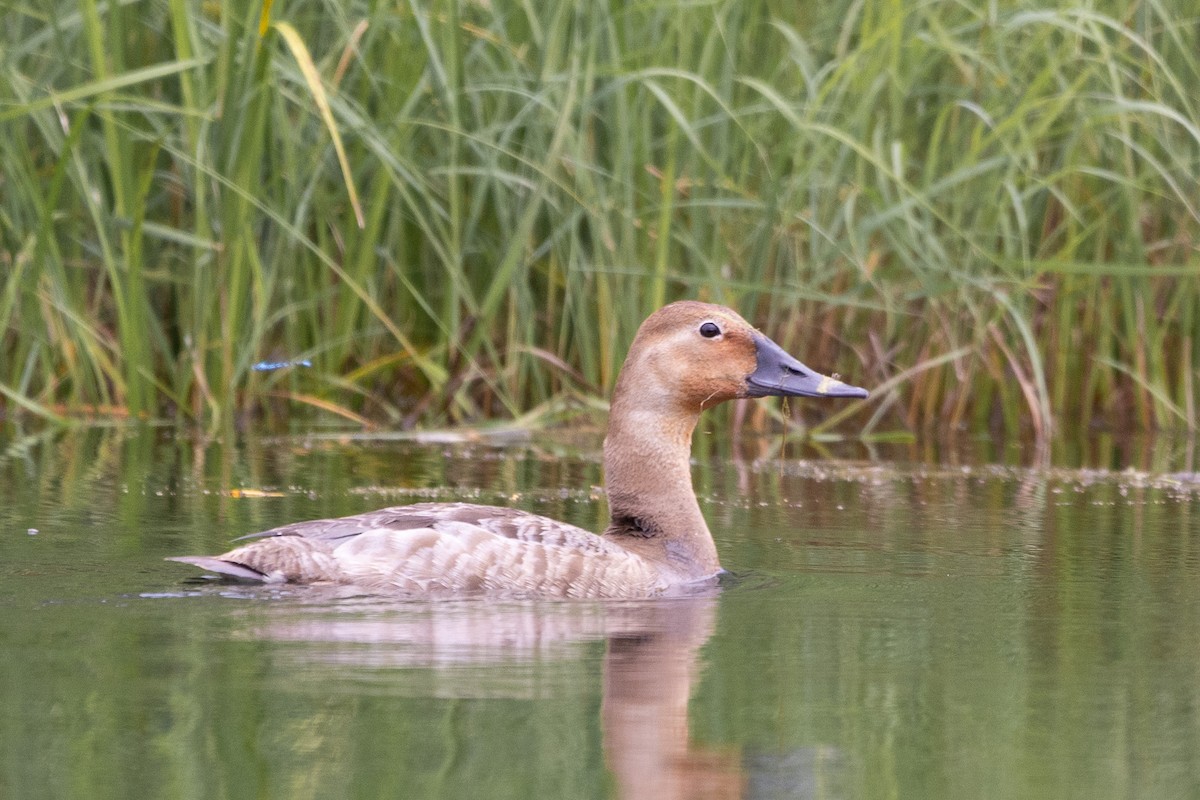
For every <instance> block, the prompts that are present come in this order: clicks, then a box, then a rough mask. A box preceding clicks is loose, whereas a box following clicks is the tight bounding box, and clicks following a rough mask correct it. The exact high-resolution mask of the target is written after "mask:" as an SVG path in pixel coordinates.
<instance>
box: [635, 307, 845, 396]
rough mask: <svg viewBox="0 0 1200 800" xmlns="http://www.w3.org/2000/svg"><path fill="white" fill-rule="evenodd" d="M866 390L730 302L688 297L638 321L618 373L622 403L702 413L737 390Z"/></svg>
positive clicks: (751, 393) (784, 392)
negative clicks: (794, 353) (778, 339)
mask: <svg viewBox="0 0 1200 800" xmlns="http://www.w3.org/2000/svg"><path fill="white" fill-rule="evenodd" d="M768 395H777V396H791V397H796V396H815V397H823V396H828V397H866V396H867V392H866V391H865V390H864V389H859V388H857V387H854V386H848V385H847V384H844V383H842V382H841V381H838V380H835V379H833V378H828V377H826V376H824V375H821V374H819V373H817V372H814V371H813V370H811V369H809V368H808V367H806V366H804V364H802V363H800V362H799V361H797V360H796V359H795V358H792V357H791V356H789V355H788V354H787V353H786V352H784V350H783V348H781V347H780V346H779V345H777V344H775V342H773V341H771V340H770V339H769V338H767V337H766V336H764V335H763V334H762V333H760V332H759V331H757V330H755V328H754V327H753V326H752V325H750V323H748V322H746V320H744V319H742V318H741V316H739V315H738V314H737V312H735V311H733V310H732V309H729V308H726V307H724V306H718V305H712V304H710V303H700V302H696V301H691V300H684V301H680V302H677V303H671V304H670V305H668V306H664V307H663V308H661V309H659V310H658V311H656V312H654V313H653V314H651V315H650V317H649V318H647V319H646V321H645V322H643V323H642V326H641V327H640V328H639V329H638V332H637V336H636V337H635V338H634V340H633V344H632V345H631V346H630V348H629V356H628V358H627V359H626V361H625V365H624V366H623V367H622V368H621V375H620V377H619V378H618V379H617V389H616V393H615V395H614V404H618V403H623V402H636V403H637V404H638V405H646V404H649V405H652V406H657V407H659V408H660V409H662V410H664V411H668V410H670V411H684V412H690V413H697V412H699V411H702V410H704V409H706V408H711V407H712V406H713V405H715V404H717V403H719V402H721V401H724V400H731V399H733V398H735V397H765V396H768Z"/></svg>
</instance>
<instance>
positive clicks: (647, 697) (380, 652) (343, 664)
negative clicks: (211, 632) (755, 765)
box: [244, 596, 746, 800]
mask: <svg viewBox="0 0 1200 800" xmlns="http://www.w3.org/2000/svg"><path fill="white" fill-rule="evenodd" d="M268 607H271V604H268ZM275 608H276V609H277V611H275V612H274V613H270V614H268V615H267V616H266V617H265V618H262V619H260V620H259V621H257V622H256V623H255V624H254V625H253V626H251V627H250V628H248V629H246V630H245V631H244V635H249V636H252V637H254V638H260V639H266V640H270V641H275V642H288V643H293V644H297V645H299V647H298V648H297V650H296V652H295V653H293V656H294V657H295V658H297V659H300V660H303V661H307V662H308V663H309V666H314V665H315V666H317V667H324V666H329V665H333V666H336V667H338V668H339V670H341V671H342V672H343V674H344V671H345V670H347V669H358V670H372V669H389V668H402V667H421V668H428V669H431V670H433V671H434V673H435V675H436V676H437V677H438V679H439V680H438V685H437V686H436V688H435V689H434V690H433V692H432V693H433V694H434V695H436V696H441V697H463V696H474V697H479V696H487V697H497V696H505V697H518V698H522V699H525V698H532V697H535V696H536V695H537V694H538V683H539V682H538V681H536V680H529V681H526V682H524V683H523V682H521V681H520V680H515V681H514V680H512V679H511V678H512V677H513V674H516V675H520V674H521V670H520V669H519V665H520V664H521V663H523V662H524V663H529V662H531V661H539V662H544V661H545V660H546V659H564V660H566V659H571V658H576V657H577V654H576V653H575V651H576V650H578V649H579V648H580V647H581V646H585V645H587V644H588V643H590V642H597V641H601V640H604V641H605V642H606V650H605V654H604V659H603V699H602V705H601V709H602V711H601V715H602V727H603V747H604V751H605V760H606V763H607V764H608V767H609V769H610V770H611V772H612V775H613V776H614V778H615V781H616V784H617V787H618V796H619V797H621V798H627V799H628V800H640V799H641V798H646V799H647V800H649V799H651V798H652V799H653V800H674V798H740V797H742V796H743V788H744V786H745V784H746V777H745V776H744V775H743V771H742V765H741V757H740V753H739V752H738V751H737V750H736V749H733V748H729V749H725V750H720V749H706V748H702V747H697V746H696V745H694V744H693V743H692V742H691V740H690V738H689V733H688V731H689V729H688V701H689V698H690V697H691V694H692V691H693V689H694V688H695V685H696V683H697V681H698V678H699V673H700V671H701V667H700V661H699V653H700V649H701V648H702V647H703V645H704V644H705V642H707V641H708V639H709V637H710V636H711V635H712V633H713V629H714V624H715V617H716V609H717V599H716V597H715V596H702V597H691V598H678V599H671V600H662V601H656V602H630V603H553V602H527V603H520V602H513V603H504V604H494V603H489V602H485V601H461V602H440V603H429V604H392V603H388V602H386V601H378V600H366V599H357V600H350V601H348V602H346V601H343V602H335V603H330V604H317V605H312V606H308V607H306V606H303V605H300V606H296V605H292V604H290V603H285V604H279V605H278V606H275ZM463 667H476V668H478V667H485V668H486V669H487V670H490V671H491V672H493V673H497V672H499V673H507V674H503V675H500V676H497V677H500V678H501V679H500V680H498V681H497V680H488V679H487V678H486V677H484V678H483V679H482V680H481V679H480V674H481V673H480V670H479V669H463ZM513 667H516V669H510V668H513Z"/></svg>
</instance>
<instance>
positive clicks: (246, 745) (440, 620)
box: [0, 430, 1200, 800]
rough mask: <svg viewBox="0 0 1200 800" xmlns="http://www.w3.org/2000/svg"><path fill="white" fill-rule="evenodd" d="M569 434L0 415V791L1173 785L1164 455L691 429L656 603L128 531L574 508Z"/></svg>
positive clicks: (1183, 552)
mask: <svg viewBox="0 0 1200 800" xmlns="http://www.w3.org/2000/svg"><path fill="white" fill-rule="evenodd" d="M596 445H597V442H590V443H587V442H585V443H584V444H556V443H545V444H537V445H522V446H510V447H505V448H499V447H490V446H486V445H483V444H477V445H472V446H463V445H437V446H416V445H411V444H396V443H392V444H384V443H378V442H376V443H362V442H349V443H346V442H342V443H338V442H330V441H314V440H304V439H276V440H270V441H266V440H264V441H258V442H250V443H247V444H243V445H240V446H237V447H228V446H222V445H216V444H211V445H207V446H204V445H200V444H196V443H194V442H191V441H179V440H174V439H172V438H170V437H169V436H166V435H164V434H161V433H156V432H154V431H145V430H142V431H134V432H128V431H125V432H119V431H118V432H114V431H92V432H87V433H83V434H74V435H70V436H66V435H44V436H32V437H19V436H17V435H16V434H14V433H12V432H11V431H9V432H8V433H6V434H4V435H3V437H2V438H0V497H2V498H3V500H4V502H3V504H2V507H0V648H2V651H0V652H2V658H0V737H2V747H0V797H3V798H22V799H24V798H43V797H44V798H66V797H87V798H122V799H124V798H162V797H171V798H189V797H195V798H206V799H207V798H223V797H257V798H288V799H289V800H291V799H293V798H365V797H370V798H377V797H379V798H381V797H388V798H393V797H394V798H418V797H420V798H426V797H428V798H466V797H488V798H520V799H521V800H527V799H528V798H607V797H628V798H640V797H646V798H655V800H666V799H668V798H675V797H678V798H703V797H713V798H716V797H720V798H732V797H745V798H810V797H811V798H883V797H887V798H893V797H895V798H956V799H957V798H1040V797H1045V798H1071V797H1078V798H1089V800H1094V799H1095V798H1110V797H1111V798H1117V797H1119V798H1194V797H1197V796H1200V520H1197V518H1196V514H1195V513H1194V508H1195V507H1196V505H1197V498H1198V496H1200V482H1198V479H1197V478H1196V477H1195V476H1194V475H1193V474H1191V473H1183V472H1179V473H1163V474H1157V473H1149V474H1148V473H1144V472H1128V471H1125V472H1119V473H1107V472H1101V471H1095V470H1086V471H1085V470H1073V469H1059V470H1047V469H1029V468H1023V467H987V466H968V467H964V466H961V465H954V466H930V465H928V464H914V463H913V462H912V461H911V460H908V461H905V460H904V459H905V458H908V456H904V455H902V456H901V457H900V459H899V460H891V461H888V460H883V459H882V458H881V457H880V456H878V455H877V454H871V453H869V452H868V451H866V450H854V449H851V450H847V451H845V452H844V453H842V454H841V455H843V456H844V457H843V458H842V459H840V460H836V461H829V460H801V459H796V458H792V457H791V455H790V454H789V455H788V457H786V458H771V459H767V460H765V461H763V462H761V463H756V462H755V461H753V460H742V461H735V460H732V459H729V458H712V459H705V461H704V463H702V464H697V467H696V480H697V488H698V491H699V493H700V495H701V500H702V505H703V506H704V508H705V512H706V514H707V515H708V517H709V520H710V523H711V527H712V528H713V531H714V534H715V535H716V538H717V543H718V546H719V548H720V550H721V556H722V561H723V562H724V563H725V565H726V566H727V567H728V568H730V569H731V570H733V571H734V572H735V573H736V576H735V578H734V579H733V580H731V581H730V582H729V584H728V585H726V586H725V587H724V588H723V590H722V591H721V592H720V593H719V594H718V595H716V596H714V597H710V598H698V599H693V600H687V601H669V602H661V603H648V604H636V603H634V604H584V603H489V602H483V601H477V602H447V603H439V604H418V603H407V604H405V603H395V602H387V601H384V600H372V599H366V598H358V599H349V600H336V599H330V598H325V597H321V596H320V595H319V594H316V593H313V592H305V591H302V590H295V591H290V592H282V591H262V590H251V589H244V588H241V589H239V588H232V587H228V586H219V585H213V584H210V583H203V582H197V581H196V580H195V579H194V578H193V573H192V572H191V571H189V570H188V569H187V568H185V567H183V566H181V565H177V564H168V563H164V562H163V561H162V560H161V559H162V557H163V556H167V555H173V554H184V553H196V552H219V551H221V550H223V549H225V546H226V545H227V544H228V542H229V540H230V538H232V537H233V536H235V535H238V534H242V533H246V532H250V531H253V530H257V529H260V528H265V527H270V526H272V525H276V524H280V523H283V522H287V521H292V520H297V519H303V518H310V517H318V516H328V515H338V514H347V513H353V512H357V511H364V510H368V509H371V508H375V507H379V506H383V505H389V504H397V503H403V502H411V501H417V500H425V499H452V498H457V497H462V496H467V497H471V498H475V499H477V500H479V501H480V502H488V503H506V504H507V503H511V504H515V505H519V506H521V507H524V508H528V509H531V510H534V511H538V512H544V513H547V514H551V515H554V516H560V517H562V518H565V519H568V520H570V521H572V522H575V523H577V524H581V525H585V526H589V527H593V528H596V527H598V526H599V525H600V522H601V520H602V518H603V506H602V502H601V500H600V499H599V498H600V494H599V492H598V491H597V490H596V489H594V488H593V487H594V486H595V485H596V484H598V483H599V481H600V475H599V470H598V467H597V466H596V464H595V456H596ZM807 455H809V456H812V455H813V454H811V453H809V454H807ZM1108 459H1111V454H1109V455H1107V456H1103V455H1102V460H1108ZM447 487H448V488H447ZM562 487H566V488H562Z"/></svg>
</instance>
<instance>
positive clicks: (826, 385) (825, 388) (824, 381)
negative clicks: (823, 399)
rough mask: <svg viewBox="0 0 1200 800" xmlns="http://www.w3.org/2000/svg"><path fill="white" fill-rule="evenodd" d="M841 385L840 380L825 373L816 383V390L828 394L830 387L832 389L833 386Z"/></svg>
mask: <svg viewBox="0 0 1200 800" xmlns="http://www.w3.org/2000/svg"><path fill="white" fill-rule="evenodd" d="M841 385H842V382H841V381H839V380H834V379H833V378H831V377H829V376H828V375H825V376H824V377H822V378H821V382H820V383H818V384H817V392H818V393H820V394H829V390H830V389H832V388H833V387H835V386H841Z"/></svg>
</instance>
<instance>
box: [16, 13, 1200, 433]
mask: <svg viewBox="0 0 1200 800" xmlns="http://www.w3.org/2000/svg"><path fill="white" fill-rule="evenodd" d="M809 7H810V6H808V5H806V4H799V5H797V4H793V3H778V2H758V3H755V2H744V0H713V1H712V2H695V3H688V4H678V3H673V2H672V3H667V2H657V0H651V2H646V3H640V4H623V3H615V2H604V1H603V0H602V1H601V2H589V3H583V2H579V3H575V4H571V3H515V4H506V3H494V4H480V3H454V2H440V3H432V4H422V3H419V2H416V0H413V2H410V3H393V4H373V3H362V2H349V3H347V2H332V1H331V0H326V1H325V2H321V0H288V1H287V2H280V3H276V4H275V5H274V6H273V7H271V8H270V14H269V16H266V15H264V13H263V9H262V8H261V7H260V6H248V5H246V4H237V3H230V2H225V1H223V0H214V1H213V2H207V3H203V4H201V3H195V2H185V0H114V1H113V2H99V0H82V1H81V2H79V3H78V4H75V3H64V2H50V3H43V4H36V3H31V2H21V0H5V6H4V15H3V16H4V20H5V26H4V30H3V31H0V133H2V135H0V403H2V404H3V407H4V408H5V409H6V411H7V413H8V414H10V415H27V414H28V415H36V416H40V417H45V418H48V419H55V420H60V421H61V420H64V419H73V418H77V417H80V416H82V415H86V414H97V413H98V414H101V415H131V416H134V417H140V418H164V417H165V418H176V419H180V420H183V421H185V422H188V423H191V424H195V425H197V426H202V427H205V428H210V429H220V428H228V427H230V426H232V425H234V424H235V423H238V422H243V423H244V422H246V421H247V420H251V419H253V420H255V424H259V425H280V424H285V423H287V422H288V421H289V420H293V419H303V420H306V424H307V423H311V422H312V419H313V416H312V415H313V414H318V415H322V416H324V415H332V416H333V417H334V418H343V419H348V420H354V421H355V422H357V423H358V424H367V423H370V424H382V425H386V426H405V427H411V426H416V425H430V426H433V425H449V424H464V423H466V424H475V423H479V422H481V421H484V420H487V419H492V418H514V417H517V416H518V415H521V414H525V413H527V412H529V410H530V409H534V414H535V417H536V414H537V410H538V409H544V410H549V409H553V408H556V407H558V405H559V404H560V401H561V400H562V399H564V398H571V397H578V396H593V395H596V394H601V393H603V392H604V391H606V390H607V388H608V387H610V386H611V384H612V382H613V380H614V378H615V376H616V371H617V368H618V367H619V365H620V361H621V358H622V356H623V353H624V348H625V347H626V345H627V343H628V342H629V340H630V339H631V337H632V335H633V331H634V330H635V329H636V326H637V324H638V323H639V322H640V321H641V319H642V318H643V317H644V316H645V315H646V314H647V313H648V312H649V311H651V310H652V309H653V308H655V307H656V306H658V305H660V304H661V303H663V302H665V301H667V300H671V299H675V298H680V297H697V298H704V299H710V300H714V301H718V302H724V303H729V304H731V305H734V306H735V307H737V308H738V309H739V310H741V311H742V312H743V314H744V315H746V316H747V317H749V318H750V319H751V320H753V321H755V322H756V323H758V324H760V325H761V326H762V327H764V329H765V330H767V331H768V332H769V333H770V334H772V335H773V336H775V337H776V338H777V339H778V340H780V341H781V343H782V344H784V345H785V346H786V347H790V348H792V349H793V350H794V351H795V352H797V353H798V354H799V355H801V357H803V358H804V359H805V360H806V361H807V362H808V363H810V364H812V365H813V366H816V367H819V368H822V369H824V370H827V371H836V372H839V373H841V374H842V375H844V376H846V377H847V379H849V380H852V381H854V382H856V383H859V384H861V385H866V386H870V387H884V390H883V391H878V392H876V394H875V396H874V397H873V398H872V400H870V401H869V402H868V403H867V404H865V405H862V406H856V407H855V408H854V410H853V412H852V413H850V414H843V415H839V418H838V419H839V421H840V423H841V424H842V425H844V426H849V427H858V428H864V429H866V430H867V431H868V432H874V433H883V432H888V431H895V430H897V429H907V430H913V431H935V432H944V431H947V430H951V429H965V430H969V431H993V432H998V433H1002V434H1005V435H1021V434H1027V433H1030V432H1033V433H1041V434H1043V435H1048V434H1050V433H1051V432H1052V431H1055V430H1059V431H1064V430H1065V431H1072V430H1079V429H1080V428H1081V427H1083V426H1088V425H1095V424H1103V425H1107V426H1110V427H1114V428H1119V429H1131V428H1132V429H1148V428H1154V427H1174V426H1179V425H1186V426H1188V427H1192V426H1193V425H1194V422H1195V419H1196V413H1195V405H1196V400H1197V388H1196V377H1197V367H1198V365H1200V347H1197V335H1198V334H1200V312H1198V311H1196V309H1197V308H1200V280H1198V278H1200V177H1198V176H1200V94H1198V93H1197V90H1196V87H1197V86H1200V15H1197V14H1196V12H1195V10H1194V8H1193V7H1192V5H1190V4H1189V3H1185V2H1182V0H1175V2H1155V1H1151V2H1135V3H1134V4H1132V5H1130V4H1129V3H1116V2H1100V1H1098V2H1091V3H1086V4H1081V5H1079V6H1077V7H1074V8H1059V7H1057V6H1056V7H1050V6H1042V5H1038V4H1036V3H1034V2H1023V1H1021V0H1014V1H1011V2H1009V1H1002V2H996V3H990V4H978V7H971V6H969V5H966V4H960V3H953V2H940V1H938V0H930V1H929V2H921V3H900V2H895V1H894V0H893V1H891V2H889V1H888V0H858V1H856V2H835V3H827V4H823V5H819V6H812V8H814V9H819V10H804V9H808V8H809ZM264 23H265V25H264ZM293 358H307V359H311V360H312V362H313V367H312V368H311V369H305V368H295V369H290V370H281V371H276V372H269V373H260V372H255V371H254V370H252V369H251V367H252V365H253V364H254V363H255V362H257V361H259V360H262V359H269V360H282V359H293ZM828 410H829V409H828V408H823V409H821V412H820V413H821V414H822V415H824V414H825V413H826V412H828ZM787 413H788V414H791V415H793V416H794V417H795V418H796V420H797V421H801V420H802V418H803V416H804V415H805V414H806V413H810V414H811V413H815V412H812V411H811V410H810V409H808V407H805V406H802V405H799V404H792V405H791V406H790V407H789V410H788V411H787ZM525 419H530V418H529V417H525ZM814 419H815V417H814ZM747 424H751V425H758V426H761V425H765V424H766V418H765V417H764V416H763V415H762V413H761V412H759V413H757V414H755V415H752V416H751V417H750V418H749V420H748V422H747Z"/></svg>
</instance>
